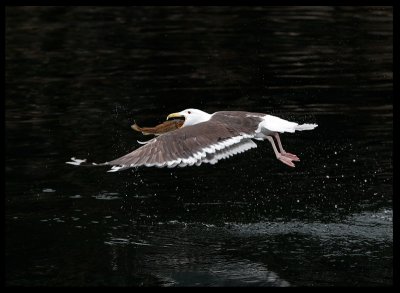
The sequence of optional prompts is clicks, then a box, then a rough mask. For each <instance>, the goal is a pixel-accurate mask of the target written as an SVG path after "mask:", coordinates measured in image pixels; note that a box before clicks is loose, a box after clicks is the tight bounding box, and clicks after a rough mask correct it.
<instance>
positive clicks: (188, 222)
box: [5, 7, 393, 286]
mask: <svg viewBox="0 0 400 293" xmlns="http://www.w3.org/2000/svg"><path fill="white" fill-rule="evenodd" d="M392 18H393V15H392V8H379V7H374V8H363V7H357V8H352V7H346V8H340V7H335V8H331V7H318V8H313V7H283V8H282V7H236V8H235V7H233V8H229V7H198V8H194V7H164V8H162V7H161V8H143V7H122V8H112V7H104V8H95V7H86V8H71V7H70V8H65V7H46V8H40V7H34V8H32V7H30V8H20V7H8V8H6V101H5V106H6V111H5V118H6V231H5V232H6V284H8V285H50V286H53V285H56V286H60V285H62V286H65V285H67V286H87V285H111V286H321V285H323V286H325V285H327V286H342V285H350V286H364V285H367V286H379V285H391V284H392V282H393V278H392V274H393V268H392V266H393V227H392V214H393V213H392V196H393V188H392V184H393V162H392V155H393V106H392V101H393V89H392V69H393V68H392V67H393V65H392V59H393V42H392V41H393V19H392ZM189 107H194V108H200V109H202V110H205V111H207V112H211V113H212V112H214V111H219V110H246V111H257V112H264V113H273V114H275V115H278V116H280V117H282V118H285V119H290V120H294V121H297V122H306V121H307V122H312V123H313V122H316V123H318V124H319V127H318V128H317V129H315V130H314V131H308V132H300V133H295V134H287V135H284V136H282V140H283V143H284V146H286V149H287V150H288V151H291V152H293V153H295V154H297V155H298V156H299V157H300V158H301V162H299V163H297V164H296V168H294V169H292V168H289V167H287V166H286V165H284V164H282V163H281V162H279V161H278V160H276V158H275V157H274V154H273V151H272V149H271V146H270V144H269V143H268V142H257V144H258V148H257V149H253V150H251V151H249V152H247V153H244V154H241V155H238V156H236V157H234V158H231V159H230V160H225V161H221V162H220V163H218V164H217V165H215V166H210V165H202V166H200V167H188V168H179V169H154V168H148V169H146V168H143V169H138V170H128V171H124V172H117V173H107V172H106V170H107V168H102V167H99V168H83V167H74V166H71V165H66V164H64V162H65V161H67V160H69V159H70V157H72V156H75V157H77V158H87V159H88V160H90V161H95V162H102V161H108V160H111V159H114V158H116V157H118V156H121V155H123V154H125V153H127V152H129V151H132V150H133V149H135V148H137V147H138V146H139V145H138V143H137V142H136V140H143V137H142V136H141V135H140V134H139V133H136V132H134V131H133V130H132V129H131V128H130V125H131V124H133V121H134V120H136V121H137V122H138V123H141V124H142V125H155V124H157V123H160V122H162V121H163V120H164V119H165V117H166V116H167V115H168V114H169V113H172V112H176V111H180V110H183V109H185V108H189Z"/></svg>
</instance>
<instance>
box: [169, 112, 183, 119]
mask: <svg viewBox="0 0 400 293" xmlns="http://www.w3.org/2000/svg"><path fill="white" fill-rule="evenodd" d="M177 117H185V116H183V115H182V114H180V113H172V114H169V115H168V117H167V120H169V119H170V118H177Z"/></svg>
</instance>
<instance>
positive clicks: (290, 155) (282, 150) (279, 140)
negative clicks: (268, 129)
mask: <svg viewBox="0 0 400 293" xmlns="http://www.w3.org/2000/svg"><path fill="white" fill-rule="evenodd" d="M274 136H275V138H276V141H277V142H278V146H279V149H280V150H281V155H282V156H285V157H288V158H290V159H292V160H293V161H297V162H298V161H300V159H299V157H298V156H296V155H294V154H291V153H287V152H285V150H284V149H283V147H282V143H281V138H280V137H279V134H278V133H274Z"/></svg>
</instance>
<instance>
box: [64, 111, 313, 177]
mask: <svg viewBox="0 0 400 293" xmlns="http://www.w3.org/2000/svg"><path fill="white" fill-rule="evenodd" d="M175 117H184V119H185V122H184V123H183V125H182V127H181V128H179V129H177V130H173V131H171V132H167V133H164V134H161V135H159V136H157V137H155V138H153V139H152V140H150V141H148V142H147V143H146V144H145V145H143V146H141V147H140V148H138V149H136V150H134V151H133V152H131V153H129V154H127V155H125V156H123V157H120V158H118V159H115V160H112V161H110V162H106V163H103V164H101V165H111V166H112V168H111V170H110V172H115V171H118V170H121V169H126V168H131V167H139V166H146V167H152V166H155V167H169V168H172V167H176V166H179V167H185V166H192V165H197V166H199V165H201V164H202V163H210V164H215V163H217V162H218V161H219V160H221V159H225V158H228V157H231V156H233V155H236V154H238V153H242V152H244V151H247V150H250V149H252V148H256V147H257V145H256V144H255V142H254V141H253V140H265V139H267V140H268V141H269V142H270V143H271V145H272V148H273V150H274V152H275V155H276V157H277V159H278V160H280V161H281V162H283V163H284V164H286V165H288V166H291V167H294V164H293V161H299V158H298V157H297V156H296V155H293V154H291V153H288V152H286V151H285V150H284V149H283V147H282V143H281V140H280V137H279V134H280V133H284V132H290V133H293V132H295V131H302V130H312V129H314V128H315V127H317V124H301V125H299V124H298V123H295V122H290V121H287V120H284V119H281V118H279V117H276V116H272V115H268V114H263V113H253V112H244V111H221V112H215V113H214V114H208V113H206V112H203V111H200V110H197V109H187V110H184V111H181V112H178V113H173V114H170V115H169V116H168V118H175ZM274 138H275V140H276V142H277V145H278V147H277V146H276V143H275V141H274ZM278 149H279V150H278ZM67 163H70V164H74V165H79V164H80V163H78V162H77V161H76V160H74V162H67ZM99 165H100V164H99Z"/></svg>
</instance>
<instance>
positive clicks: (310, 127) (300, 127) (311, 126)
mask: <svg viewBox="0 0 400 293" xmlns="http://www.w3.org/2000/svg"><path fill="white" fill-rule="evenodd" d="M317 126H318V124H309V123H305V124H301V125H297V126H296V130H299V131H302V130H313V129H314V128H315V127H317Z"/></svg>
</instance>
